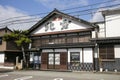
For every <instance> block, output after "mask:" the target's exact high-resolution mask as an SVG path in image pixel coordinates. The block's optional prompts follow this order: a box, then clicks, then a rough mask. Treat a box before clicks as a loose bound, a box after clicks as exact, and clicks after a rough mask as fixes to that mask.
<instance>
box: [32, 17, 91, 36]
mask: <svg viewBox="0 0 120 80" xmlns="http://www.w3.org/2000/svg"><path fill="white" fill-rule="evenodd" d="M63 19H64V18H63ZM68 20H70V21H72V22H71V23H69V25H68V29H63V30H61V28H62V26H61V25H60V23H61V22H62V20H60V21H52V23H54V27H55V29H54V30H50V29H49V30H47V31H45V24H43V25H41V26H40V27H39V28H37V29H36V30H34V31H33V32H32V33H31V34H39V33H47V32H57V31H66V30H75V29H86V28H91V26H89V25H86V24H83V23H80V22H77V21H73V20H71V19H68ZM49 21H51V19H50V20H48V22H49ZM46 23H47V22H46Z"/></svg>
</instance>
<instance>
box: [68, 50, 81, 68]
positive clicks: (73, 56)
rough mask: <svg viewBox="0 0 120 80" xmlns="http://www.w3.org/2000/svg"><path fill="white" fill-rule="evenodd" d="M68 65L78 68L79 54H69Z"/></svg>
mask: <svg viewBox="0 0 120 80" xmlns="http://www.w3.org/2000/svg"><path fill="white" fill-rule="evenodd" d="M70 63H71V65H72V66H79V64H80V53H79V52H71V53H70Z"/></svg>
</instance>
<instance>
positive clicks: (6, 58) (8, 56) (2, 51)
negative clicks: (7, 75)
mask: <svg viewBox="0 0 120 80" xmlns="http://www.w3.org/2000/svg"><path fill="white" fill-rule="evenodd" d="M11 32H12V31H11V30H10V29H9V28H7V27H5V28H0V68H7V69H14V67H15V62H16V57H17V56H19V57H20V56H21V57H22V54H21V50H19V49H18V48H17V46H16V45H15V44H14V43H13V42H12V41H7V42H6V41H4V40H3V36H4V35H5V34H10V33H11Z"/></svg>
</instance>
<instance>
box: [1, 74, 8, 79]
mask: <svg viewBox="0 0 120 80" xmlns="http://www.w3.org/2000/svg"><path fill="white" fill-rule="evenodd" d="M6 76H8V75H7V74H4V75H0V78H1V77H6Z"/></svg>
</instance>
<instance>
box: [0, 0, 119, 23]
mask: <svg viewBox="0 0 120 80" xmlns="http://www.w3.org/2000/svg"><path fill="white" fill-rule="evenodd" d="M105 1H109V0H0V21H1V20H6V19H9V18H13V17H18V16H27V17H28V18H31V16H29V15H34V14H39V13H46V12H50V11H52V10H53V9H54V8H57V9H58V10H64V9H70V8H74V7H80V6H85V5H90V4H95V3H99V2H105ZM111 2H113V3H116V2H120V0H113V1H111ZM108 4H112V3H106V4H102V5H101V4H100V5H96V6H90V7H87V9H89V8H95V7H100V6H103V5H108ZM84 9H85V8H79V9H76V10H69V12H73V11H79V10H84ZM96 11H97V10H96ZM71 15H72V14H71ZM74 15H75V14H74ZM93 17H94V15H93ZM83 18H85V19H87V20H88V21H89V20H90V17H83ZM11 20H12V19H11Z"/></svg>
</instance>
